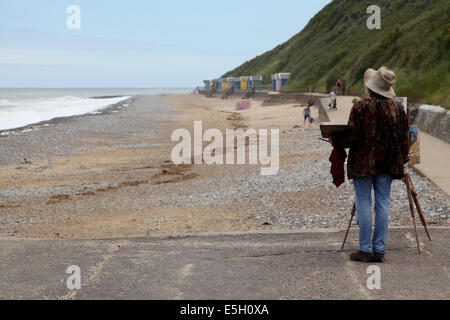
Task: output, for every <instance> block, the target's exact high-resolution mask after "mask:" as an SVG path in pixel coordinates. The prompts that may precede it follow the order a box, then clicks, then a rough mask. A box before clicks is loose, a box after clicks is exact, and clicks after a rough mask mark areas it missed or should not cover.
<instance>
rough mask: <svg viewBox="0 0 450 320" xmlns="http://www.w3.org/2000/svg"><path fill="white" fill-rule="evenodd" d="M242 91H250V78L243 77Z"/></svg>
mask: <svg viewBox="0 0 450 320" xmlns="http://www.w3.org/2000/svg"><path fill="white" fill-rule="evenodd" d="M240 79H241V90H247V89H248V77H247V76H244V77H241V78H240Z"/></svg>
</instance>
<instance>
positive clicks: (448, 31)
mask: <svg viewBox="0 0 450 320" xmlns="http://www.w3.org/2000/svg"><path fill="white" fill-rule="evenodd" d="M375 3H376V4H377V5H378V6H380V8H381V30H369V29H368V28H367V27H366V21H367V18H368V17H369V14H367V13H366V9H367V7H368V6H369V5H371V4H374V2H373V1H366V0H334V1H333V2H331V3H330V4H328V5H327V6H326V7H325V8H323V9H322V10H321V11H320V12H319V13H318V14H316V15H315V16H314V17H313V18H312V19H311V20H310V21H309V23H308V25H307V26H306V27H305V28H304V29H303V30H302V31H301V32H300V33H298V34H297V35H295V36H294V37H292V38H291V39H290V40H288V41H287V42H285V43H283V44H281V45H279V46H277V47H276V48H274V49H273V50H271V51H269V52H266V53H264V54H263V55H260V56H258V57H256V58H254V59H252V60H251V61H248V62H246V63H244V64H243V65H241V66H239V67H238V68H236V69H234V70H232V71H230V72H228V73H226V74H225V75H224V77H228V76H241V75H263V79H264V83H270V75H271V74H272V73H279V72H291V73H292V75H291V79H290V80H289V84H288V85H287V86H286V87H285V88H283V90H284V91H294V90H307V89H308V88H309V86H316V87H317V90H318V91H324V92H325V91H326V90H327V89H329V88H331V86H334V83H336V80H337V79H338V78H340V79H346V80H347V87H348V88H349V89H350V91H351V92H352V93H353V94H362V91H363V84H362V79H363V73H364V70H365V69H367V68H369V67H371V68H375V69H378V68H379V67H380V66H382V65H385V66H388V67H390V68H392V69H393V70H394V71H395V72H396V74H397V85H396V92H397V95H398V96H408V98H409V99H410V101H416V102H423V103H433V104H443V105H445V106H446V107H447V108H448V107H449V106H450V92H449V91H450V90H449V89H450V17H449V11H450V9H449V4H450V1H448V0H433V1H430V0H378V1H376V2H375Z"/></svg>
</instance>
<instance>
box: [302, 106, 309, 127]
mask: <svg viewBox="0 0 450 320" xmlns="http://www.w3.org/2000/svg"><path fill="white" fill-rule="evenodd" d="M303 117H304V121H303V124H305V123H306V119H308V121H310V122H311V106H310V105H309V104H308V105H307V106H306V108H305V110H303Z"/></svg>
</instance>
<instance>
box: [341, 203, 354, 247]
mask: <svg viewBox="0 0 450 320" xmlns="http://www.w3.org/2000/svg"><path fill="white" fill-rule="evenodd" d="M355 213H356V204H355V203H353V208H352V215H351V217H350V222H349V223H348V227H347V231H346V232H345V237H344V242H342V247H341V251H344V246H345V242H346V241H347V236H348V232H349V231H350V227H351V226H352V221H353V217H354V216H355Z"/></svg>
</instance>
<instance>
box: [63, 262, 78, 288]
mask: <svg viewBox="0 0 450 320" xmlns="http://www.w3.org/2000/svg"><path fill="white" fill-rule="evenodd" d="M66 273H68V274H70V276H69V277H68V278H67V280H66V286H67V289H69V290H74V289H76V290H80V289H81V269H80V267H79V266H76V265H71V266H69V267H68V268H67V270H66Z"/></svg>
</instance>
